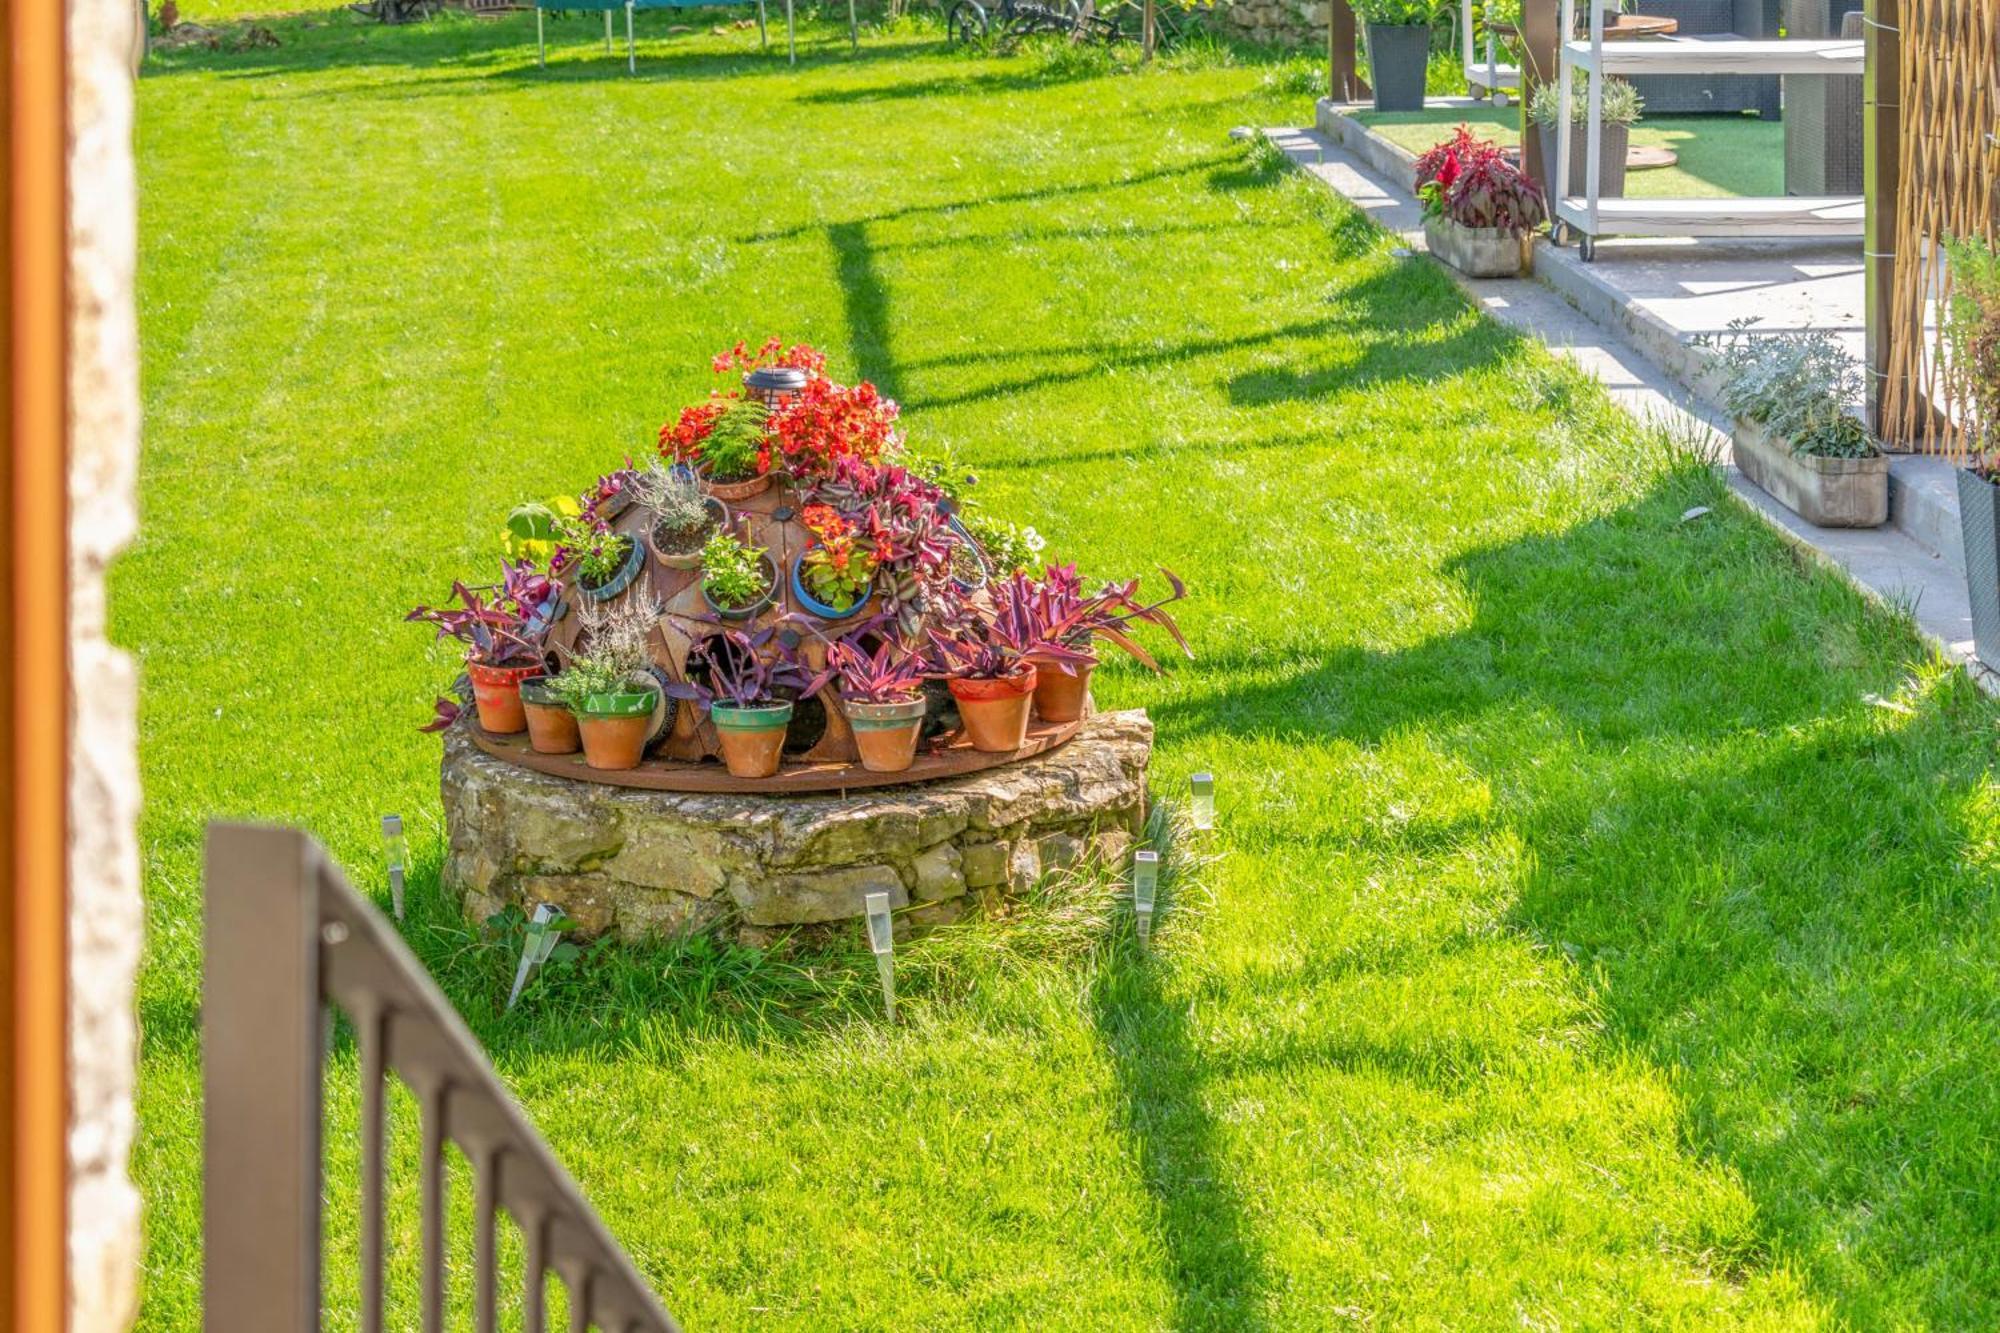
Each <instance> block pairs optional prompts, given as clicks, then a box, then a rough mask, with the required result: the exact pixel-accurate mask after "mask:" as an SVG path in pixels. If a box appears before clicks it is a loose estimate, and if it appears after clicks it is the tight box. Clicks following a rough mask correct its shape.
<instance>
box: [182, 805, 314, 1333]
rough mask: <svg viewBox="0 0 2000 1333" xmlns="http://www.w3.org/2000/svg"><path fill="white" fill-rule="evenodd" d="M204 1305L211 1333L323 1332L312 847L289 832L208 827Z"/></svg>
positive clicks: (204, 986) (204, 1001)
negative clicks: (320, 1320)
mask: <svg viewBox="0 0 2000 1333" xmlns="http://www.w3.org/2000/svg"><path fill="white" fill-rule="evenodd" d="M205 878H206V891H205V896H204V910H205V921H204V925H203V941H202V947H203V954H204V958H205V965H206V976H205V978H204V981H203V984H202V1092H203V1097H204V1099H205V1102H204V1106H203V1114H202V1234H203V1252H202V1308H203V1323H204V1325H205V1327H207V1328H208V1329H210V1330H212V1333H236V1331H237V1330H243V1331H244V1333H252V1331H253V1330H254V1331H256V1333H265V1331H269V1333H284V1331H286V1330H299V1331H300V1333H306V1331H307V1330H312V1329H317V1328H318V1327H319V1316H320V1109H321V1108H320V1072H321V1071H320V1049H321V1018H320V1013H321V1010H320V1000H319V995H320V984H319V948H320V936H319V896H318V895H319V876H318V869H317V854H316V853H315V852H314V851H313V849H312V846H311V844H310V843H309V842H308V841H307V840H306V838H305V837H304V836H303V835H301V834H299V833H297V832H295V831H293V830H290V829H268V828H250V827H244V826H240V825H227V824H217V825H212V826H210V828H209V830H208V849H207V871H206V877H205Z"/></svg>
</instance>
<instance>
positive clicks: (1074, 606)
mask: <svg viewBox="0 0 2000 1333" xmlns="http://www.w3.org/2000/svg"><path fill="white" fill-rule="evenodd" d="M1160 573H1161V574H1163V575H1165V576H1166V580H1167V586H1168V588H1169V589H1171V594H1170V595H1169V596H1166V597H1163V598H1161V599H1160V600H1159V601H1157V602H1152V603H1144V602H1141V601H1140V600H1139V580H1137V579H1128V580H1126V581H1125V582H1124V583H1106V584H1105V585H1104V586H1103V587H1102V588H1100V589H1098V590H1097V591H1096V592H1094V593H1088V594H1086V593H1085V592H1084V591H1083V579H1082V578H1081V577H1080V576H1079V575H1078V574H1077V572H1076V566H1075V565H1051V566H1050V567H1049V568H1048V570H1047V572H1046V573H1045V574H1044V575H1043V576H1042V577H1041V579H1039V580H1034V579H1030V578H1028V577H1027V576H1026V575H1025V574H1018V573H1017V574H1015V575H1014V576H1013V578H1012V580H1011V583H1013V584H1017V585H1019V586H1020V596H1021V597H1022V598H1023V599H1024V600H1025V602H1026V605H1027V610H1028V614H1029V615H1030V616H1032V617H1033V619H1034V620H1035V622H1036V623H1037V626H1038V628H1037V631H1036V632H1037V633H1038V634H1039V635H1040V636H1041V637H1042V638H1043V639H1046V640H1052V641H1056V642H1060V643H1062V644H1064V645H1066V646H1067V647H1070V648H1074V649H1077V650H1079V651H1081V652H1082V653H1083V660H1082V661H1076V660H1074V659H1072V660H1067V661H1059V660H1044V659H1037V660H1038V661H1040V662H1044V664H1045V665H1047V666H1048V667H1050V668H1052V669H1051V670H1045V671H1041V672H1040V673H1039V679H1038V680H1037V682H1036V685H1035V712H1036V713H1037V714H1038V715H1039V716H1040V717H1041V719H1042V720H1043V721H1044V722H1074V721H1076V720H1077V719H1078V718H1080V717H1082V716H1083V705H1084V699H1085V697H1086V696H1087V694H1088V692H1089V688H1090V673H1091V671H1092V670H1093V669H1094V668H1095V667H1096V666H1097V655H1096V654H1095V653H1093V652H1091V651H1090V642H1091V640H1093V639H1103V640H1104V641H1105V642H1107V643H1111V644H1115V645H1117V646H1118V647H1119V648H1122V649H1124V650H1125V652H1127V653H1129V654H1130V655H1131V656H1132V658H1133V660H1134V661H1136V662H1138V663H1139V664H1140V665H1141V666H1144V667H1145V668H1146V669H1148V670H1149V671H1158V670H1159V669H1160V664H1159V663H1158V662H1156V661H1154V660H1153V655H1152V654H1151V653H1149V652H1147V651H1146V650H1145V649H1144V648H1143V647H1141V646H1140V645H1139V643H1138V642H1137V641H1136V640H1135V639H1133V638H1132V637H1131V635H1130V634H1129V633H1128V632H1127V631H1128V630H1129V629H1130V628H1131V627H1132V626H1133V625H1135V624H1138V623H1141V622H1143V623H1145V624H1148V625H1155V626H1158V627H1159V628H1161V629H1163V630H1165V631H1166V632H1167V634H1168V635H1169V636H1170V637H1171V638H1172V639H1173V641H1174V643H1175V644H1177V645H1178V646H1179V647H1180V650H1181V652H1183V653H1185V654H1186V655H1187V656H1188V657H1190V658H1192V657H1193V656H1194V650H1193V649H1191V648H1189V647H1188V642H1187V639H1186V638H1185V637H1183V636H1182V634H1181V630H1180V626H1179V625H1176V624H1175V623H1174V618H1173V616H1172V615H1171V614H1169V613H1168V611H1167V609H1166V608H1167V606H1168V605H1169V604H1170V603H1173V602H1177V601H1179V600H1181V599H1182V598H1183V597H1186V596H1187V585H1186V584H1185V583H1183V582H1181V580H1180V577H1179V576H1178V575H1176V574H1175V573H1174V572H1173V571H1172V570H1171V569H1168V568H1166V567H1165V566H1162V567H1161V568H1160Z"/></svg>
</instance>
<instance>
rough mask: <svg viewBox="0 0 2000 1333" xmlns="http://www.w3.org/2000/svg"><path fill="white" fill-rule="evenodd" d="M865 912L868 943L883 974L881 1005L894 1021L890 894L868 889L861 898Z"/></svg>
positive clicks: (893, 951)
mask: <svg viewBox="0 0 2000 1333" xmlns="http://www.w3.org/2000/svg"><path fill="white" fill-rule="evenodd" d="M861 904H862V906H863V907H864V908H866V909H867V912H868V947H869V948H870V949H872V950H874V952H875V970H876V971H877V972H879V973H881V974H882V1007H883V1009H884V1010H885V1011H886V1012H887V1013H888V1015H889V1021H890V1022H891V1023H893V1022H895V1021H896V927H895V923H894V922H893V921H891V920H890V918H889V895H888V894H886V893H871V894H869V895H868V896H866V897H865V898H863V899H862V900H861Z"/></svg>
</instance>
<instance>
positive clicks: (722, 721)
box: [708, 703, 792, 778]
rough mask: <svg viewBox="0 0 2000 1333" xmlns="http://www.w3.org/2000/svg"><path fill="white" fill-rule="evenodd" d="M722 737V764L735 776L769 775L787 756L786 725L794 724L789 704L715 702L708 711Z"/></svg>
mask: <svg viewBox="0 0 2000 1333" xmlns="http://www.w3.org/2000/svg"><path fill="white" fill-rule="evenodd" d="M708 717H709V720H710V721H711V722H713V723H715V733H716V735H717V736H719V737H720V738H721V740H722V763H723V766H724V767H725V768H727V769H728V770H729V775H730V776H731V777H737V778H768V777H770V776H771V775H772V774H774V773H776V772H777V771H778V765H779V763H780V762H781V761H782V760H783V758H784V752H785V728H786V727H788V726H790V725H791V721H792V706H791V705H790V704H788V703H773V704H760V705H758V706H756V707H754V708H734V707H731V706H730V705H728V704H714V705H712V706H711V707H710V708H709V710H708Z"/></svg>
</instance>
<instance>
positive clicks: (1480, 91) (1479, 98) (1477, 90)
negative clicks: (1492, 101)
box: [1472, 84, 1486, 102]
mask: <svg viewBox="0 0 2000 1333" xmlns="http://www.w3.org/2000/svg"><path fill="white" fill-rule="evenodd" d="M1472 100H1473V101H1475V102H1483V101H1485V100H1486V90H1485V89H1484V88H1481V87H1480V86H1479V85H1478V84H1474V85H1473V86H1472Z"/></svg>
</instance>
